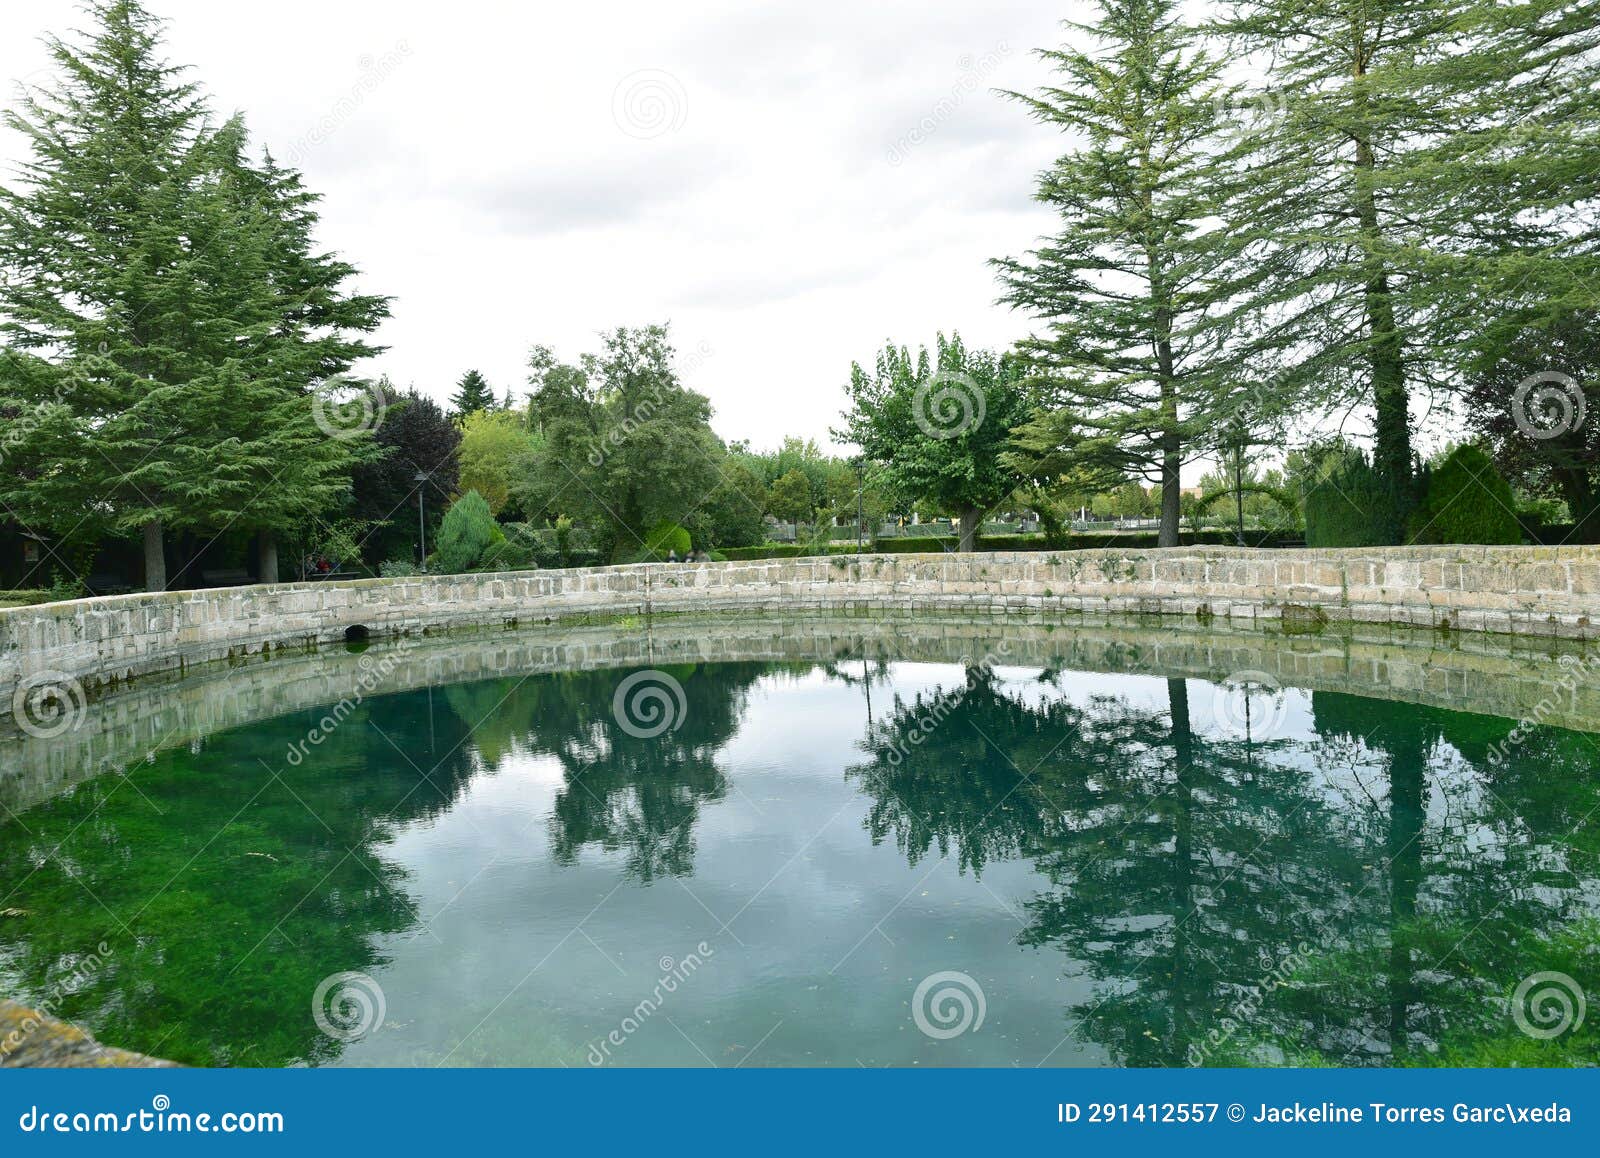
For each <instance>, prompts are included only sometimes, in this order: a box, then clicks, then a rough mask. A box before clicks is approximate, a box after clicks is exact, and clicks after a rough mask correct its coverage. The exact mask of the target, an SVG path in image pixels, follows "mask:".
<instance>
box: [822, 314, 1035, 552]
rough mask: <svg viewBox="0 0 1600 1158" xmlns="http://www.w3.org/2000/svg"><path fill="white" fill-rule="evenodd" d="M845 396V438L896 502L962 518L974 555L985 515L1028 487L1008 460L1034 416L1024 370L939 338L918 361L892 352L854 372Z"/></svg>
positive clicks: (954, 338) (899, 350) (966, 545)
mask: <svg viewBox="0 0 1600 1158" xmlns="http://www.w3.org/2000/svg"><path fill="white" fill-rule="evenodd" d="M846 390H847V393H848V395H849V399H850V409H849V410H848V411H847V412H846V413H845V415H844V421H845V425H844V427H843V428H842V429H841V430H839V431H836V432H835V433H836V434H837V436H838V437H840V438H843V439H847V440H849V441H850V442H853V443H855V444H856V445H857V446H859V447H860V448H861V450H862V454H863V455H864V457H865V458H866V460H867V461H868V462H869V463H871V464H873V466H874V471H873V476H874V480H875V481H876V482H878V483H880V484H881V485H882V486H883V488H884V490H885V491H886V492H887V494H888V495H889V496H890V497H891V498H892V499H893V500H895V501H897V502H899V503H901V504H903V505H904V506H907V507H909V506H912V505H915V504H916V503H917V502H918V501H919V500H926V501H928V502H930V503H935V504H937V505H939V506H940V507H943V508H946V509H949V510H952V511H955V512H957V513H958V514H959V515H960V518H961V524H962V547H963V549H964V550H972V549H973V547H974V544H975V541H976V536H977V531H978V527H979V524H980V523H981V522H982V519H983V516H984V515H985V514H987V513H988V512H989V511H991V510H993V509H994V508H995V507H996V506H997V505H999V504H1000V503H1001V502H1004V501H1005V499H1006V498H1007V497H1009V496H1010V495H1011V494H1012V492H1013V491H1015V490H1016V489H1017V487H1018V486H1019V485H1021V484H1022V482H1023V481H1024V478H1023V476H1022V475H1021V474H1019V473H1018V472H1017V471H1016V470H1015V469H1013V468H1012V467H1011V466H1009V465H1007V464H1006V463H1005V462H1004V461H1002V455H1003V454H1004V452H1005V451H1006V450H1008V449H1009V448H1010V446H1011V429H1012V427H1013V426H1015V425H1017V424H1018V423H1020V422H1022V421H1023V419H1024V418H1026V417H1027V415H1028V413H1029V410H1030V402H1029V395H1028V393H1027V392H1026V391H1025V389H1024V388H1023V385H1022V368H1021V366H1020V364H1018V363H1017V362H1015V361H1014V360H1012V359H1009V358H1002V357H996V356H995V355H994V354H992V353H990V352H988V351H986V350H972V351H969V350H968V349H967V348H966V346H965V345H964V344H963V343H962V341H961V336H960V335H959V334H952V335H951V336H950V337H949V338H948V339H947V338H945V336H944V335H943V334H940V335H938V337H937V341H936V343H935V346H934V349H933V351H932V352H931V353H930V351H929V350H928V349H927V348H926V347H924V348H923V349H921V350H920V351H919V352H918V354H917V356H916V358H915V359H913V358H912V356H911V353H910V351H909V350H908V349H907V348H906V347H904V346H898V347H897V346H894V345H889V346H886V347H884V349H883V350H882V351H881V352H880V353H879V354H878V357H877V360H876V362H875V363H874V366H873V369H872V371H871V372H870V373H869V372H868V371H867V370H865V369H863V368H862V366H861V365H860V363H856V364H854V365H852V366H851V368H850V384H849V386H848V387H846Z"/></svg>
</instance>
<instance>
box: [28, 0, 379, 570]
mask: <svg viewBox="0 0 1600 1158" xmlns="http://www.w3.org/2000/svg"><path fill="white" fill-rule="evenodd" d="M90 12H91V14H92V17H93V20H94V22H95V27H94V29H93V30H92V31H91V32H90V33H89V34H88V36H87V37H86V39H85V41H84V43H82V44H81V45H72V44H67V43H65V42H63V41H59V40H55V41H52V42H51V53H52V55H53V57H54V59H55V62H56V64H57V66H58V70H59V73H60V80H59V81H58V83H57V85H56V87H54V88H53V89H50V90H37V89H36V90H33V91H31V92H29V93H28V94H26V96H25V98H24V99H23V100H22V102H21V103H20V104H19V106H18V107H17V108H16V109H15V111H13V112H10V113H8V114H7V117H6V120H7V123H8V124H9V125H10V127H11V128H13V129H14V130H16V131H17V132H18V133H20V134H21V135H22V137H23V139H24V140H25V142H26V144H27V147H28V148H29V150H30V152H31V154H32V155H31V157H30V159H29V160H28V162H27V163H26V164H25V165H24V166H23V167H22V170H21V177H20V179H19V181H18V183H17V185H16V186H15V187H12V188H7V189H5V190H3V191H0V268H3V269H4V270H5V276H4V277H3V278H0V315H3V316H4V318H5V321H4V325H3V327H0V332H3V335H4V337H5V338H6V340H7V342H8V345H9V349H7V350H6V351H5V352H4V355H3V357H0V407H3V409H5V410H7V411H11V412H14V413H27V414H29V415H30V416H31V420H30V421H29V422H28V423H26V424H25V426H24V428H23V429H24V434H23V437H21V438H19V439H16V440H14V445H13V446H12V448H11V453H10V454H9V455H8V462H7V468H8V469H7V470H6V471H5V472H4V474H3V475H0V502H3V503H4V504H5V506H6V507H7V508H8V509H9V510H10V511H12V512H13V513H14V515H15V516H16V517H19V518H21V519H22V520H23V521H24V522H25V523H26V524H28V525H31V526H35V527H43V528H51V527H57V526H60V527H62V528H63V529H65V528H68V527H74V526H76V525H77V524H79V523H80V522H86V523H87V524H88V526H89V527H90V528H91V529H92V530H93V531H94V532H96V533H99V534H110V535H131V534H133V533H136V532H138V531H140V530H143V531H144V532H145V534H146V535H147V536H148V535H154V536H155V539H154V542H155V543H156V544H157V545H159V541H160V536H161V535H162V534H163V533H164V531H165V530H166V529H168V528H175V529H179V530H184V531H188V532H192V533H195V534H197V535H207V536H215V535H216V534H218V533H220V532H221V531H223V530H224V529H225V528H233V529H236V530H264V531H272V532H284V531H293V530H296V529H298V528H300V527H301V526H302V525H303V524H305V523H306V522H307V521H309V520H313V519H315V518H316V517H318V516H320V515H322V514H323V513H325V512H327V511H329V510H330V509H331V508H333V507H335V506H337V505H338V504H339V503H340V502H341V501H342V500H343V499H344V497H345V496H346V494H347V492H348V488H349V476H350V471H351V469H352V467H353V466H355V465H356V464H357V463H359V462H360V461H362V460H363V459H364V458H365V457H367V456H368V454H369V453H370V452H369V450H368V447H369V443H370V440H369V439H368V438H367V437H366V435H365V433H364V431H363V430H362V429H360V428H357V429H355V430H350V429H349V428H348V427H345V426H344V425H343V423H342V422H341V423H340V424H339V428H340V432H341V434H349V435H350V436H349V437H330V436H329V434H328V432H327V429H326V426H327V422H326V418H327V414H326V408H324V409H323V410H322V411H321V412H320V415H319V409H318V407H319V405H320V404H321V403H323V402H325V401H326V397H327V396H328V395H330V394H334V395H337V394H338V392H339V387H340V385H341V383H342V379H341V375H343V374H344V372H345V371H347V370H348V369H349V368H350V367H351V366H352V365H353V364H354V363H355V362H356V361H357V360H358V359H360V358H361V357H364V356H366V355H368V354H370V353H372V352H373V348H372V347H371V346H369V345H368V344H367V343H366V341H365V339H364V335H365V334H367V333H370V332H371V331H372V330H373V329H375V328H376V327H377V325H378V324H379V322H380V321H381V320H382V319H383V317H384V316H386V314H387V313H388V305H387V301H386V299H383V298H378V297H372V296H368V295H362V294H357V293H353V292H351V291H350V290H349V289H348V287H347V283H348V281H349V280H350V279H351V277H352V276H353V275H354V274H355V272H356V271H355V269H354V268H353V267H352V266H350V265H348V264H347V263H345V262H343V261H340V260H339V259H338V258H336V257H334V256H332V255H329V254H327V253H326V252H324V251H323V250H322V249H320V248H319V247H318V245H317V243H316V239H315V233H316V228H317V221H318V218H317V214H316V212H315V208H314V206H315V204H316V200H317V198H316V195H315V194H312V193H310V192H308V191H307V190H306V189H305V187H304V186H303V185H302V183H301V180H300V176H299V174H298V173H296V172H294V171H293V170H290V169H286V168H283V167H282V166H280V165H278V164H277V163H276V162H274V161H273V160H272V159H271V158H270V156H263V158H262V159H261V160H259V161H253V160H251V159H250V158H249V156H248V154H249V141H248V134H247V133H246V130H245V127H244V123H243V120H242V119H241V118H239V117H234V118H232V119H229V120H227V121H225V122H223V123H222V124H221V125H220V126H216V127H213V125H212V124H211V122H210V121H209V120H208V115H207V109H206V107H205V103H204V101H203V99H202V97H201V96H200V94H199V92H198V90H197V88H196V87H195V86H194V85H193V84H190V83H186V82H182V81H180V80H179V79H178V77H179V75H180V70H178V69H175V68H173V67H171V66H169V65H168V64H166V62H165V61H163V60H162V59H161V58H160V37H161V26H160V22H159V21H158V20H157V19H156V18H155V17H153V16H152V15H150V14H149V13H148V12H146V11H144V9H143V8H142V7H141V6H140V5H139V4H137V3H135V2H133V0H113V2H103V3H97V4H94V5H92V6H91V7H90ZM345 385H347V386H348V387H349V388H351V389H355V390H357V391H362V390H364V387H363V386H362V385H361V384H360V383H346V384H345ZM316 392H321V393H322V394H323V395H324V397H323V398H321V399H314V397H313V395H314V393H316ZM319 416H320V417H322V418H323V421H321V422H319V421H318V419H319ZM341 417H342V416H341ZM163 571H164V565H163V564H162V563H161V557H160V554H159V553H152V554H151V556H150V574H149V575H148V576H147V580H148V582H149V583H150V584H151V585H153V586H160V585H161V584H162V583H163V582H164V578H165V576H164V574H163Z"/></svg>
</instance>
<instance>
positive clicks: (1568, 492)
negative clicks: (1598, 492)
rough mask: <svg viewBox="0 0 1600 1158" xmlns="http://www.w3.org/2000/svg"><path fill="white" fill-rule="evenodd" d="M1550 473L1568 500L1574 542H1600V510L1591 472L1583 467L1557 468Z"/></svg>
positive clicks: (1562, 494) (1562, 495)
mask: <svg viewBox="0 0 1600 1158" xmlns="http://www.w3.org/2000/svg"><path fill="white" fill-rule="evenodd" d="M1550 473H1551V476H1552V477H1554V479H1555V480H1556V485H1557V486H1558V487H1559V488H1560V490H1561V497H1562V498H1564V499H1566V500H1567V509H1568V510H1569V511H1571V512H1572V523H1573V528H1574V529H1573V533H1572V541H1573V542H1575V543H1597V542H1600V509H1597V504H1596V502H1595V493H1594V484H1593V482H1592V481H1591V480H1590V478H1589V472H1588V471H1586V470H1585V469H1583V468H1582V467H1555V468H1554V469H1552V470H1551V472H1550Z"/></svg>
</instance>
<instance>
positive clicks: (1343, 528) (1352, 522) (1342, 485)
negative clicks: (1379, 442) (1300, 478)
mask: <svg viewBox="0 0 1600 1158" xmlns="http://www.w3.org/2000/svg"><path fill="white" fill-rule="evenodd" d="M1406 506H1407V504H1406V502H1405V497H1404V496H1402V495H1398V494H1396V493H1395V491H1394V488H1393V487H1392V486H1391V485H1390V483H1389V482H1388V480H1387V479H1385V478H1384V477H1383V476H1382V475H1381V474H1379V473H1378V472H1377V471H1376V470H1374V469H1373V467H1372V463H1371V462H1369V461H1368V459H1367V456H1366V455H1365V454H1363V453H1362V452H1361V451H1360V450H1357V449H1356V448H1354V447H1350V448H1347V449H1345V450H1343V451H1340V452H1338V453H1337V454H1335V455H1332V456H1330V458H1329V459H1328V460H1327V461H1326V462H1325V464H1324V472H1323V476H1322V479H1321V480H1320V481H1319V482H1317V483H1316V484H1314V485H1313V486H1312V487H1311V488H1310V489H1309V490H1307V491H1306V494H1305V514H1306V546H1308V547H1385V546H1392V545H1394V544H1395V543H1398V542H1399V541H1400V530H1401V528H1402V527H1403V526H1404V525H1405V510H1406Z"/></svg>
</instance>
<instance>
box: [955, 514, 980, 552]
mask: <svg viewBox="0 0 1600 1158" xmlns="http://www.w3.org/2000/svg"><path fill="white" fill-rule="evenodd" d="M982 525H983V511H981V510H979V509H978V508H977V507H962V508H961V538H960V539H959V540H957V543H956V550H958V551H976V550H977V549H978V528H979V527H981V526H982Z"/></svg>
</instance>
